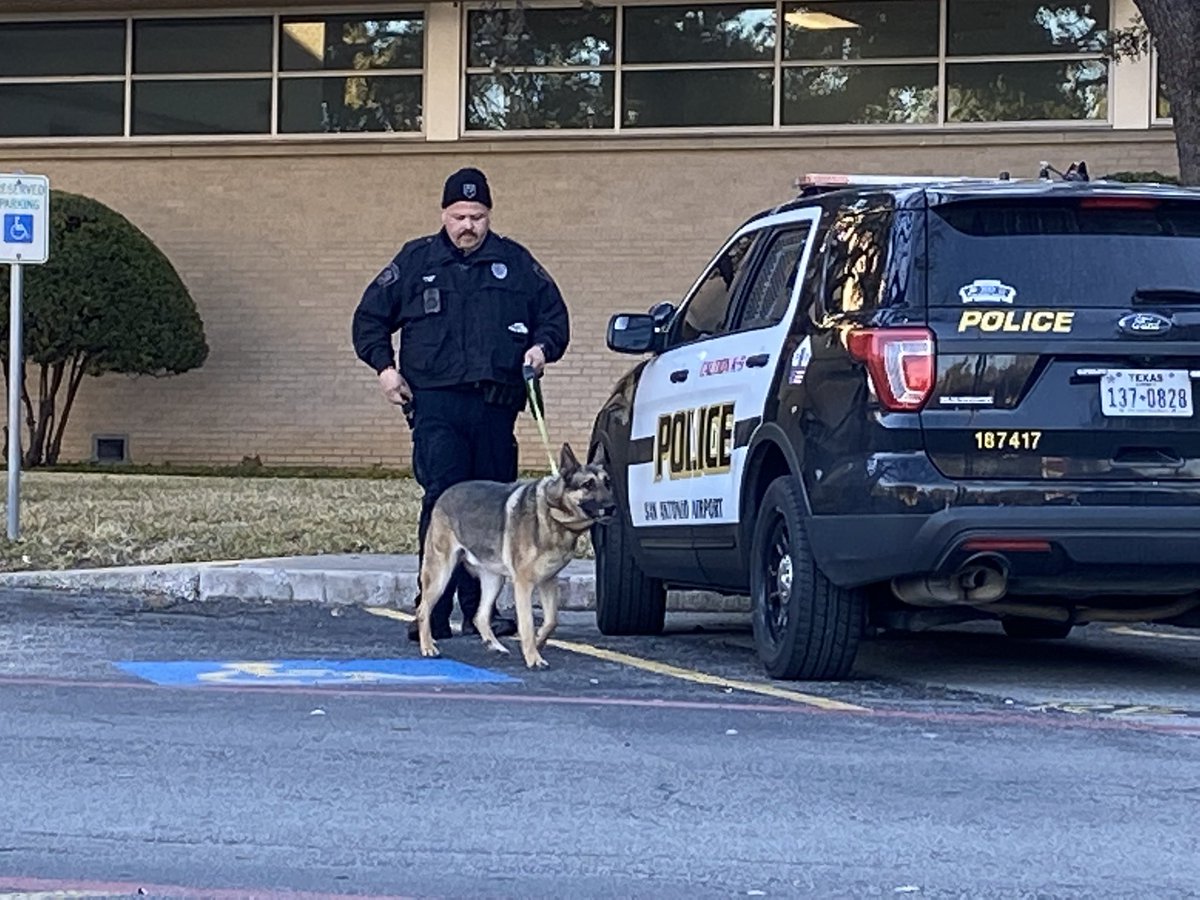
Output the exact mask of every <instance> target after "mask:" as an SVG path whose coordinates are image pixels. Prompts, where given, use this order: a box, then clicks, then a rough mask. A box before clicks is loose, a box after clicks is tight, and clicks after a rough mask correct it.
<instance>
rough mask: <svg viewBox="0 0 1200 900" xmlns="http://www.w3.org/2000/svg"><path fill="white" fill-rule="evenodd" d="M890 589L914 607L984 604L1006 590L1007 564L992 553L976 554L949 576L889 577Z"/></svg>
mask: <svg viewBox="0 0 1200 900" xmlns="http://www.w3.org/2000/svg"><path fill="white" fill-rule="evenodd" d="M892 592H893V593H894V594H895V595H896V596H897V597H898V598H899V599H901V600H903V601H904V602H905V603H908V604H911V605H913V606H986V605H987V604H989V603H995V602H996V601H997V600H1000V599H1001V598H1003V597H1004V595H1005V594H1006V593H1008V564H1007V563H1006V562H1005V560H1004V557H1002V556H997V555H996V554H993V553H977V554H976V555H975V556H972V557H971V558H970V559H968V560H967V561H966V562H965V563H963V564H962V566H961V567H960V568H959V569H958V571H957V572H955V573H954V574H952V575H941V576H930V575H909V576H906V577H901V578H893V579H892Z"/></svg>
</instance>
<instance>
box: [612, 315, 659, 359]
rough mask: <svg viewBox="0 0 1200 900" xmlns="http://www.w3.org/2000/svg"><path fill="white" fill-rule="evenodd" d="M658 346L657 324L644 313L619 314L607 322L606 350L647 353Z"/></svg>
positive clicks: (652, 317) (651, 317)
mask: <svg viewBox="0 0 1200 900" xmlns="http://www.w3.org/2000/svg"><path fill="white" fill-rule="evenodd" d="M657 344H658V322H657V321H655V318H654V316H651V315H647V314H645V313H620V314H618V315H615V316H613V317H612V318H611V319H609V320H608V349H609V350H616V351H617V352H618V353H648V352H650V351H652V350H654V349H655V347H656V345H657Z"/></svg>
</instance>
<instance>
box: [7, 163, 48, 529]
mask: <svg viewBox="0 0 1200 900" xmlns="http://www.w3.org/2000/svg"><path fill="white" fill-rule="evenodd" d="M49 258H50V180H49V179H48V178H46V176H45V175H25V174H24V173H19V174H16V175H0V263H8V267H9V282H8V283H9V296H8V494H7V498H6V499H7V502H8V539H9V540H10V541H15V540H17V538H18V537H20V534H21V380H22V379H21V374H22V373H23V372H24V370H25V355H24V352H23V351H24V347H25V344H24V340H25V339H24V335H23V334H22V328H21V323H22V315H21V312H22V304H23V300H24V298H23V297H22V292H23V289H24V283H23V275H24V272H23V271H22V269H23V267H24V266H27V265H40V264H42V263H44V262H46V260H48V259H49Z"/></svg>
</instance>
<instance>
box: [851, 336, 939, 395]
mask: <svg viewBox="0 0 1200 900" xmlns="http://www.w3.org/2000/svg"><path fill="white" fill-rule="evenodd" d="M846 349H847V350H849V351H850V355H851V356H853V357H854V358H855V359H857V360H859V361H860V362H863V363H865V364H866V366H867V372H868V374H870V376H871V383H872V385H874V387H875V394H876V396H877V397H878V398H879V404H880V406H882V407H883V408H884V409H887V410H891V411H893V412H915V411H916V410H919V409H920V408H921V407H923V406H924V405H925V402H926V401H927V400H928V399H929V395H930V394H932V393H933V384H934V377H935V373H936V372H937V348H936V347H935V345H934V341H933V332H932V331H930V330H929V329H928V328H863V329H859V330H858V331H851V332H850V333H849V334H848V335H847V336H846Z"/></svg>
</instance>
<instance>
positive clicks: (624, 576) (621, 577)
mask: <svg viewBox="0 0 1200 900" xmlns="http://www.w3.org/2000/svg"><path fill="white" fill-rule="evenodd" d="M617 506H618V508H619V510H620V511H619V512H618V513H617V515H616V516H615V517H614V518H613V520H612V521H611V522H610V523H609V524H607V525H599V526H596V527H595V528H593V529H592V548H593V549H594V550H595V553H596V627H597V628H598V629H600V633H601V634H607V635H620V634H662V630H663V624H664V622H665V621H666V617H667V590H666V587H665V586H664V585H663V583H662V582H661V581H659V580H658V579H657V578H650V577H648V576H647V575H646V574H645V573H644V572H643V571H642V570H641V567H640V566H638V564H637V561H636V560H635V559H634V557H633V547H632V546H631V545H632V543H633V534H632V532H633V525H632V523H631V522H630V521H629V517H628V513H626V512H625V503H624V500H623V498H621V497H620V496H618V497H617Z"/></svg>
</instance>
